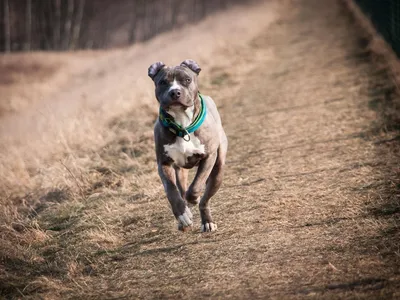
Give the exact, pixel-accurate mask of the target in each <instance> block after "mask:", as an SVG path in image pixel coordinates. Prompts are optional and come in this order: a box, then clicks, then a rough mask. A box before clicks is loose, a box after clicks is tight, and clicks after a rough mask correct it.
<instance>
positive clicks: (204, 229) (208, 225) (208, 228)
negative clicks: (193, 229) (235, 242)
mask: <svg viewBox="0 0 400 300" xmlns="http://www.w3.org/2000/svg"><path fill="white" fill-rule="evenodd" d="M216 230H217V224H215V223H206V224H202V225H201V231H202V232H210V231H216Z"/></svg>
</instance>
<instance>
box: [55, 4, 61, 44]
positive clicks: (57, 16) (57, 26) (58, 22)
mask: <svg viewBox="0 0 400 300" xmlns="http://www.w3.org/2000/svg"><path fill="white" fill-rule="evenodd" d="M54 14H55V20H54V27H53V49H60V38H61V0H55V1H54Z"/></svg>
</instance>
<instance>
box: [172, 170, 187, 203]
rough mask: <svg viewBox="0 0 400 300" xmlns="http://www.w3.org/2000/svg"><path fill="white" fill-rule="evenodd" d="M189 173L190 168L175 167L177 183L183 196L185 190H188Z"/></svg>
mask: <svg viewBox="0 0 400 300" xmlns="http://www.w3.org/2000/svg"><path fill="white" fill-rule="evenodd" d="M188 173H189V170H188V169H184V168H179V167H175V174H176V184H177V186H178V189H179V192H180V193H181V196H182V197H184V196H185V192H186V190H187V179H188Z"/></svg>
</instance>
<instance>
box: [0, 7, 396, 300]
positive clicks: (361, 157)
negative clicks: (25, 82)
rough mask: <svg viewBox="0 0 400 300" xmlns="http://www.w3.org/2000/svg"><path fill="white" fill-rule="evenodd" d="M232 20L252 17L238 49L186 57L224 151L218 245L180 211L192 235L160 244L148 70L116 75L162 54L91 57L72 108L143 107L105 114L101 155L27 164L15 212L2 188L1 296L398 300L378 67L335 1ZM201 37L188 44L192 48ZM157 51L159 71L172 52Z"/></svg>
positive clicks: (165, 234)
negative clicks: (195, 67)
mask: <svg viewBox="0 0 400 300" xmlns="http://www.w3.org/2000/svg"><path fill="white" fill-rule="evenodd" d="M243 9H245V8H243ZM234 13H237V14H240V13H241V9H239V11H236V12H234ZM242 13H247V16H251V17H253V18H254V23H246V21H243V22H244V23H243V24H247V25H246V26H247V27H246V26H244V25H243V27H241V28H240V29H238V28H236V29H237V30H238V31H237V34H238V36H241V34H246V35H247V36H249V37H248V38H247V39H244V38H243V39H239V38H238V39H239V41H237V42H234V41H229V42H227V41H222V42H220V44H218V43H216V44H217V45H216V46H215V45H213V47H211V46H210V47H208V46H206V45H205V44H204V48H203V49H202V51H199V52H197V53H199V54H198V55H199V56H200V59H199V61H200V64H201V63H202V62H203V63H204V65H205V68H203V71H202V72H203V73H204V74H201V76H203V77H200V78H201V80H202V82H201V90H202V92H203V93H204V94H207V95H211V96H212V97H213V98H214V99H215V101H216V102H217V104H218V107H219V111H220V113H221V115H222V119H223V123H224V127H225V130H226V132H227V135H228V139H229V152H228V159H227V164H226V175H225V180H224V183H223V186H222V188H221V189H220V191H219V193H218V194H217V195H216V196H214V197H213V199H212V200H211V207H212V211H213V216H214V219H215V221H216V222H217V224H218V231H217V232H215V233H205V234H204V233H203V234H202V233H200V220H199V214H198V212H197V210H196V209H194V210H193V212H194V227H193V230H192V231H189V232H186V233H181V232H179V231H177V229H176V228H177V226H176V221H174V219H173V215H172V213H171V211H170V208H169V207H168V202H167V200H166V197H165V194H164V192H163V190H162V185H161V182H160V180H159V179H158V175H157V172H156V164H155V161H154V159H155V157H154V149H153V147H154V146H153V138H152V125H153V122H154V120H155V118H156V116H157V114H156V112H157V109H156V104H155V102H154V101H155V100H154V98H152V97H153V96H152V93H153V92H152V86H151V82H150V79H147V78H145V75H146V69H147V65H146V66H145V63H147V61H146V62H145V63H144V62H143V68H141V69H137V68H136V65H135V71H132V69H130V70H126V68H127V65H129V66H131V64H130V63H129V62H127V60H129V58H131V57H133V56H135V55H138V53H140V51H143V52H146V51H148V49H149V45H150V46H152V45H157V43H159V44H162V42H163V38H162V37H161V38H160V40H155V41H153V42H151V41H150V44H148V45H143V46H141V47H142V48H139V50H135V49H134V50H132V49H122V50H116V52H113V53H111V54H109V53H102V54H95V55H98V56H100V58H101V60H100V63H98V62H97V61H96V68H97V69H96V71H92V73H84V74H83V75H82V74H81V75H80V76H82V77H79V78H80V79H82V78H83V80H86V81H87V82H88V84H85V88H87V86H88V85H89V86H90V87H89V90H85V96H84V97H85V98H91V97H94V96H92V95H94V91H97V93H106V92H101V90H102V89H111V90H113V87H114V88H115V85H114V84H113V85H112V87H111V86H109V85H107V81H108V80H110V78H111V77H112V76H115V74H118V76H119V77H118V80H119V81H122V82H124V79H123V78H124V75H126V76H129V74H131V73H130V72H136V73H135V74H141V75H139V76H141V77H140V78H145V79H143V81H142V79H140V80H138V82H139V84H140V86H142V87H145V89H146V90H145V91H140V92H139V91H129V92H121V93H122V96H121V97H122V98H125V97H128V96H129V95H132V94H137V93H142V94H140V95H141V97H140V99H142V100H141V101H142V102H141V103H139V104H137V105H133V106H131V107H130V109H125V108H124V107H123V108H122V109H121V110H120V111H117V113H114V115H115V116H114V115H113V116H111V115H108V116H110V118H111V121H110V120H105V121H104V122H105V124H106V125H105V126H106V127H105V128H106V131H107V134H104V133H103V135H105V136H106V137H102V138H101V139H100V140H101V141H103V142H104V143H103V144H101V143H100V142H99V141H97V140H96V141H94V140H93V139H88V141H87V143H88V144H90V143H93V145H101V147H100V146H99V147H98V148H96V147H95V146H92V148H90V146H87V145H86V146H82V140H81V139H78V140H77V142H76V143H75V144H73V145H72V146H71V147H70V148H69V149H68V150H69V152H67V154H68V155H66V156H62V157H61V158H57V156H56V155H55V154H54V153H52V154H51V156H50V157H51V158H47V160H45V159H44V158H43V161H46V164H44V166H43V167H42V168H41V171H40V172H39V173H40V174H39V175H37V176H36V177H35V176H34V175H32V173H34V172H35V171H33V170H30V171H29V172H31V173H30V175H29V176H28V177H29V178H28V177H27V178H28V179H26V182H27V183H26V184H20V185H19V189H20V190H24V191H29V193H27V194H26V192H25V194H24V195H23V196H21V195H18V196H14V194H13V193H11V191H13V190H12V189H11V186H12V183H13V182H12V180H9V181H8V183H7V184H8V185H7V187H8V188H9V190H10V192H9V194H6V196H7V199H6V200H3V201H4V203H5V204H6V205H5V206H4V207H6V208H5V211H7V212H8V214H7V216H8V220H7V221H8V223H6V224H5V225H4V226H3V229H2V232H1V238H2V245H1V248H0V253H1V255H2V256H1V257H2V260H1V263H2V265H0V278H1V283H0V288H1V295H2V296H4V297H5V298H28V299H41V298H44V299H60V298H63V299H134V298H143V299H176V298H178V297H179V298H194V299H197V298H219V299H227V298H233V299H249V298H252V299H257V298H260V299H303V298H307V299H355V298H357V299H397V298H400V273H399V269H400V268H399V266H400V252H399V251H400V242H399V241H400V236H399V216H400V215H399V213H400V209H399V207H400V206H399V196H400V191H399V189H400V180H399V175H400V174H399V172H400V169H399V167H398V166H399V159H400V147H399V142H400V139H399V136H400V134H399V131H398V130H399V125H398V124H399V122H398V121H399V115H400V114H398V112H399V109H398V108H399V103H400V102H399V101H400V99H399V96H398V94H397V88H396V86H395V82H394V81H393V80H392V78H391V75H390V71H389V70H388V68H386V66H385V63H384V59H383V58H380V57H377V56H375V55H374V54H373V53H371V51H370V50H369V48H368V47H367V46H368V40H367V39H366V38H365V35H364V34H363V31H362V30H361V29H360V28H359V27H358V26H357V25H356V23H355V22H354V20H353V19H352V17H351V15H350V14H349V12H348V11H347V10H346V8H345V7H344V6H343V5H342V4H341V3H339V2H337V1H333V0H330V1H319V0H299V1H269V2H266V3H264V4H262V5H261V6H259V7H255V8H252V9H248V8H246V11H242ZM229 14H232V12H227V13H224V15H225V16H230V17H232V15H229ZM233 16H235V15H233ZM218 18H223V14H221V15H220V16H219V17H218ZM218 18H217V19H218ZM248 19H251V18H248ZM235 20H239V19H238V18H235ZM207 22H208V23H207ZM210 22H211V23H210ZM212 22H216V20H215V18H214V20H208V21H206V22H205V23H204V24H202V23H201V24H199V25H197V26H198V27H196V26H195V27H191V28H190V29H188V30H191V32H196V30H199V35H200V36H201V34H205V33H200V32H204V28H207V27H204V26H210V24H212ZM237 23H240V22H239V21H238V22H237ZM207 24H208V25H207ZM201 26H203V27H201ZM229 26H233V25H229ZM229 26H227V28H228V29H229V28H230V27H229ZM201 28H202V30H200V29H201ZM228 29H226V30H228ZM219 30H220V31H221V32H222V33H221V34H223V32H224V29H219ZM250 32H252V35H250ZM173 34H179V32H178V33H173ZM151 43H154V44H151ZM210 49H211V50H210ZM135 51H136V52H135ZM138 51H139V52H138ZM164 51H167V54H165V53H163V54H162V55H164V57H161V58H160V59H162V60H165V59H166V58H168V56H171V57H174V59H175V57H179V55H178V54H182V53H179V51H174V52H173V53H172V50H171V49H168V48H167V49H164ZM168 51H171V52H168ZM157 54H159V53H158V52H156V51H155V53H154V55H153V56H151V57H150V58H149V57H147V58H146V60H147V59H153V58H154V60H157ZM185 54H186V52H185ZM80 55H81V57H80V58H79V59H83V58H85V57H86V54H80ZM174 55H175V56H174ZM202 55H203V56H202ZM88 56H89V55H88ZM82 57H83V58H82ZM113 58H115V60H114V59H113ZM186 58H187V57H183V58H182V60H183V59H186ZM192 58H194V57H192ZM222 58H223V59H222ZM77 59H78V58H76V57H74V60H73V61H72V62H71V61H69V64H70V65H73V66H75V65H74V63H76V64H79V61H78V62H75V60H77ZM177 59H180V58H177ZM207 60H208V64H207ZM152 62H153V61H150V62H149V63H148V65H150V63H152ZM176 63H178V62H176ZM139 66H140V67H142V65H140V64H139ZM115 70H117V71H118V73H115V72H117V71H115ZM96 72H105V74H103V73H102V74H101V75H98V74H99V73H96ZM93 74H94V75H93ZM96 74H97V75H96ZM107 74H109V75H107ZM130 76H132V75H130ZM104 78H105V79H104ZM53 80H54V79H53ZM145 80H148V81H149V84H147V83H144V82H145ZM58 82H59V85H60V87H65V85H63V83H62V80H61V79H60V80H59V81H58ZM69 84H71V86H72V87H73V88H75V89H78V90H73V91H72V92H71V91H68V94H69V95H70V97H71V95H72V96H76V95H78V94H79V93H82V90H79V89H82V87H81V85H79V84H77V83H76V82H73V83H71V82H69ZM115 84H116V85H117V84H118V83H115ZM121 86H122V84H121ZM127 86H128V84H127V81H126V82H125V86H124V88H125V89H126V88H127ZM117 87H118V88H119V87H120V86H119V85H117ZM60 89H61V88H60ZM91 92H93V94H92V93H91ZM113 92H114V93H115V89H114V90H113ZM106 95H108V94H107V93H106ZM60 101H61V100H60ZM152 101H153V102H152ZM88 105H89V104H88ZM96 105H97V104H96ZM110 105H111V104H110ZM114 105H115V103H114ZM107 107H112V106H107ZM124 111H125V112H124ZM102 112H103V113H104V110H102ZM93 115H94V116H97V114H94V113H93ZM7 124H8V123H7ZM89 124H92V123H89ZM98 127H99V128H102V127H101V126H100V125H99V126H98ZM2 128H6V127H5V125H4V127H2ZM84 128H86V127H84ZM75 130H76V129H75ZM80 130H82V129H80ZM99 130H100V129H99ZM89 133H92V131H89ZM77 135H79V133H77ZM71 141H72V140H71ZM95 142H96V143H97V144H96V143H95ZM70 144H72V142H70V143H69V145H70ZM16 149H18V148H16ZM10 155H11V154H10ZM2 157H3V158H2V159H4V157H7V156H6V155H3V156H2ZM27 157H28V156H27ZM56 158H57V159H59V160H57V162H58V163H57V166H58V167H57V168H55V167H54V164H55V163H51V162H52V161H55V159H56ZM5 165H6V166H8V165H7V164H5ZM54 169H56V171H54ZM46 172H48V173H46ZM57 172H58V173H57ZM43 173H45V175H43ZM46 174H58V176H59V177H60V178H63V180H61V179H55V178H50V179H49V177H50V175H46ZM52 176H53V175H52ZM32 178H37V179H35V180H33V179H32ZM37 182H39V183H37ZM17 194H18V193H17ZM10 199H11V200H10ZM24 203H25V206H24V205H23V204H24ZM26 203H28V204H29V203H30V204H29V205H27V204H26ZM18 205H19V206H21V207H22V206H24V209H22V208H18V209H13V208H12V207H18ZM11 206H12V207H11ZM32 207H33V208H34V209H32ZM3 213H4V212H3ZM10 214H11V215H12V216H13V217H10ZM21 215H23V216H26V215H27V217H22V216H21ZM13 218H15V219H13Z"/></svg>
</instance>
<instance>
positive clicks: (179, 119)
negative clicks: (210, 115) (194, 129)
mask: <svg viewBox="0 0 400 300" xmlns="http://www.w3.org/2000/svg"><path fill="white" fill-rule="evenodd" d="M199 112H200V101H199V97H198V96H196V99H195V100H194V104H193V105H192V106H189V107H187V108H186V109H185V108H183V107H181V106H172V107H170V108H169V109H168V110H167V113H168V114H169V115H171V116H172V117H173V118H174V121H175V123H177V124H179V125H181V126H182V127H183V128H186V127H188V126H189V125H190V124H192V123H193V121H194V119H195V118H196V116H197V115H198V114H199Z"/></svg>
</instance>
